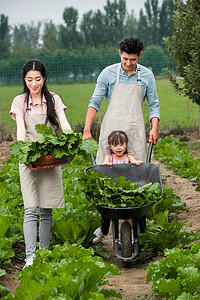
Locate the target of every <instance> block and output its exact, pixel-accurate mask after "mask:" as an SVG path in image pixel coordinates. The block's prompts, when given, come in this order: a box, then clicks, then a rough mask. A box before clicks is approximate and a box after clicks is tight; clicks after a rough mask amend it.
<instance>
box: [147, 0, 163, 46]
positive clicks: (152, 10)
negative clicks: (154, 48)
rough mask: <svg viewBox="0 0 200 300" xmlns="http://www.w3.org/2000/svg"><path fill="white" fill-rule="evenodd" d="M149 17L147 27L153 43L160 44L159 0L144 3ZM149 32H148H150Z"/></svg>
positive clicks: (149, 0) (148, 0)
mask: <svg viewBox="0 0 200 300" xmlns="http://www.w3.org/2000/svg"><path fill="white" fill-rule="evenodd" d="M144 6H145V9H146V17H147V28H148V32H149V34H150V38H151V44H152V45H159V44H160V43H159V14H160V12H159V7H158V0H147V1H146V2H145V3H144ZM148 32H147V34H148Z"/></svg>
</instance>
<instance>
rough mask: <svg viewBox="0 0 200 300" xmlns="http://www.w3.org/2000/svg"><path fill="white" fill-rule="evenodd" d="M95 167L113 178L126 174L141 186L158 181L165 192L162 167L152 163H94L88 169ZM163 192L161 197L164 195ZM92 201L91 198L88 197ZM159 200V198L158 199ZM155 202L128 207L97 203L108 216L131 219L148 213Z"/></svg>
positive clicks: (97, 170)
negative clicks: (161, 174) (161, 173)
mask: <svg viewBox="0 0 200 300" xmlns="http://www.w3.org/2000/svg"><path fill="white" fill-rule="evenodd" d="M91 169H94V170H95V171H96V172H100V173H103V174H105V175H106V176H108V177H110V178H111V177H112V178H113V179H115V178H117V177H120V176H124V177H125V178H126V179H127V180H130V181H131V182H132V183H137V184H138V185H139V187H141V186H144V185H146V184H148V183H150V182H152V183H155V182H158V183H159V184H160V188H161V193H162V194H163V186H162V179H161V176H160V169H159V167H158V166H157V165H155V164H152V163H142V164H141V165H140V166H137V165H136V164H132V163H128V164H113V165H112V166H107V165H93V166H90V167H88V168H87V169H86V172H87V171H88V170H91ZM162 194H161V197H162ZM88 200H89V201H90V199H88ZM157 201H158V200H157ZM154 204H155V202H153V203H150V204H148V205H143V206H140V207H127V208H113V207H107V206H100V205H95V206H96V208H97V210H98V211H99V212H100V214H101V215H103V216H104V217H106V218H111V219H130V218H134V217H142V216H144V215H146V214H147V212H148V211H149V210H150V209H151V207H152V206H153V205H154Z"/></svg>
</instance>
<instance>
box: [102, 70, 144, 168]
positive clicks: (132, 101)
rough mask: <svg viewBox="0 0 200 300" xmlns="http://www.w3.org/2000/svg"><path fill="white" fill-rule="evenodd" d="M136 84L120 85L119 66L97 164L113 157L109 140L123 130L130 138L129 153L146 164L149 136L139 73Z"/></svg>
mask: <svg viewBox="0 0 200 300" xmlns="http://www.w3.org/2000/svg"><path fill="white" fill-rule="evenodd" d="M137 70H138V78H137V84H127V83H120V82H119V76H120V65H119V68H118V71H117V80H116V83H115V86H114V89H113V92H112V95H111V98H110V101H109V104H108V109H107V111H106V113H105V116H104V119H103V122H102V125H101V131H100V137H99V150H98V152H97V158H96V162H97V164H103V162H104V159H105V156H106V155H108V154H110V148H109V146H108V136H109V134H110V133H111V132H112V131H114V130H123V131H125V132H126V134H127V136H128V140H129V142H128V153H129V154H131V155H133V156H134V157H135V159H136V160H142V161H143V162H145V161H146V156H147V150H146V133H145V125H144V117H143V110H142V91H141V83H140V82H141V79H140V69H139V67H137Z"/></svg>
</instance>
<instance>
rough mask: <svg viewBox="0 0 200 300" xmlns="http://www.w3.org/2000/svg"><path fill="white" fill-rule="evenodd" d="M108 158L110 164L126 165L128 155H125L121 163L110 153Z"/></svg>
mask: <svg viewBox="0 0 200 300" xmlns="http://www.w3.org/2000/svg"><path fill="white" fill-rule="evenodd" d="M110 156H111V163H112V164H127V163H128V154H127V155H126V159H125V160H122V161H120V160H116V159H114V157H113V154H112V153H111V154H110Z"/></svg>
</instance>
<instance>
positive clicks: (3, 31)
mask: <svg viewBox="0 0 200 300" xmlns="http://www.w3.org/2000/svg"><path fill="white" fill-rule="evenodd" d="M10 44H11V42H10V27H9V24H8V17H6V16H5V15H4V14H1V15H0V57H9V54H10V49H9V48H10Z"/></svg>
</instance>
